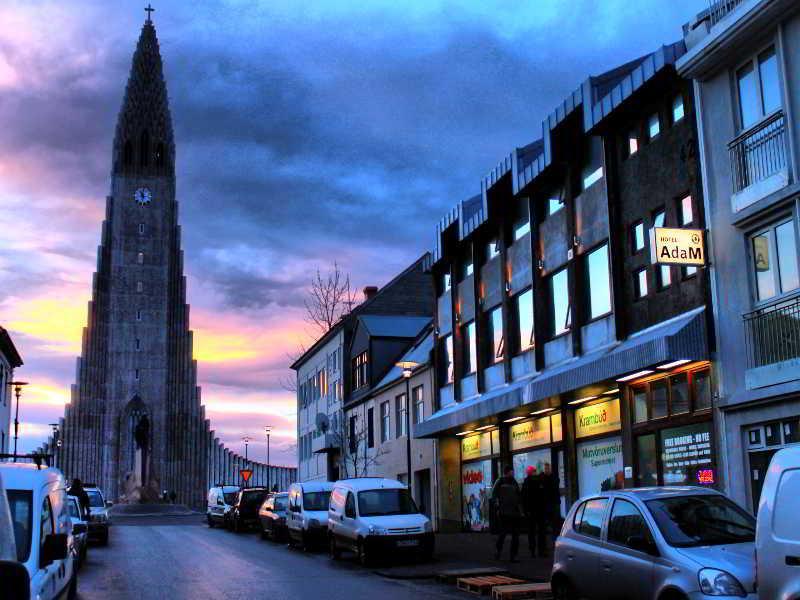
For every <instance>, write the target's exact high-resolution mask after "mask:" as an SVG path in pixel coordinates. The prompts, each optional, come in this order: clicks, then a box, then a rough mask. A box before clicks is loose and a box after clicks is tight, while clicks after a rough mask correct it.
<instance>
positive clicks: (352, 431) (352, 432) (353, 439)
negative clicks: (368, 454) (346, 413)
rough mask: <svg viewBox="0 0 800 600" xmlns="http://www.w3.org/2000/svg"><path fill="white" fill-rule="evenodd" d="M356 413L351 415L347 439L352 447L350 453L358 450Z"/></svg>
mask: <svg viewBox="0 0 800 600" xmlns="http://www.w3.org/2000/svg"><path fill="white" fill-rule="evenodd" d="M356 418H357V417H356V415H351V416H350V422H349V426H348V428H347V441H348V446H349V449H350V454H355V453H356V452H358V435H357V433H356Z"/></svg>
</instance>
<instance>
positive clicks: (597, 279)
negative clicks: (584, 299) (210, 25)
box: [586, 244, 611, 319]
mask: <svg viewBox="0 0 800 600" xmlns="http://www.w3.org/2000/svg"><path fill="white" fill-rule="evenodd" d="M586 263H587V267H588V268H587V271H588V275H589V316H590V318H592V319H596V318H597V317H600V316H602V315H605V314H608V313H610V312H611V273H610V272H609V266H608V245H607V244H606V245H604V246H601V247H600V248H598V249H597V250H594V251H592V252H590V253H589V256H588V257H587V259H586Z"/></svg>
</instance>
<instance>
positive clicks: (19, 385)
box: [8, 381, 28, 462]
mask: <svg viewBox="0 0 800 600" xmlns="http://www.w3.org/2000/svg"><path fill="white" fill-rule="evenodd" d="M8 385H10V386H11V387H13V388H14V395H15V396H16V397H17V410H16V412H15V413H14V462H16V461H17V440H18V439H19V396H20V394H21V393H22V388H23V386H26V385H28V382H27V381H9V382H8Z"/></svg>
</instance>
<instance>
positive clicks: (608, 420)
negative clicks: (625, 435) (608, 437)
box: [575, 398, 622, 438]
mask: <svg viewBox="0 0 800 600" xmlns="http://www.w3.org/2000/svg"><path fill="white" fill-rule="evenodd" d="M620 427H622V424H621V421H620V418H619V399H618V398H614V399H613V400H609V401H608V402H601V403H600V404H592V405H591V406H584V407H582V408H579V409H577V410H576V411H575V437H576V438H582V437H589V436H590V435H597V434H599V433H608V432H610V431H618V430H619V429H620Z"/></svg>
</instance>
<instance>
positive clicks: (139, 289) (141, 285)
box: [136, 281, 144, 292]
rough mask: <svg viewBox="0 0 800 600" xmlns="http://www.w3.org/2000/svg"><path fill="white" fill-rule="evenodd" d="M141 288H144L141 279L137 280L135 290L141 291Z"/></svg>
mask: <svg viewBox="0 0 800 600" xmlns="http://www.w3.org/2000/svg"><path fill="white" fill-rule="evenodd" d="M143 290H144V285H143V284H142V282H141V281H137V282H136V291H137V292H141V291H143Z"/></svg>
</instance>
